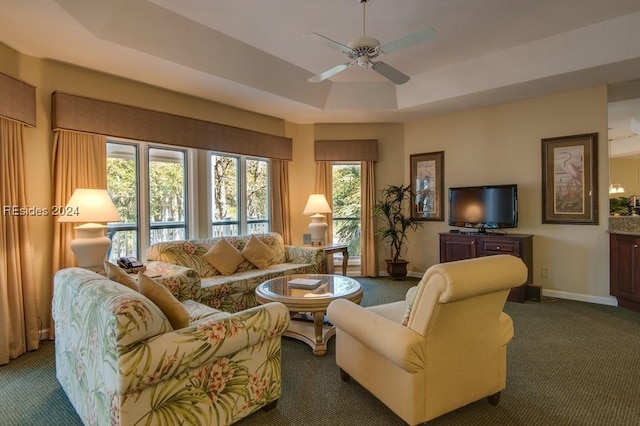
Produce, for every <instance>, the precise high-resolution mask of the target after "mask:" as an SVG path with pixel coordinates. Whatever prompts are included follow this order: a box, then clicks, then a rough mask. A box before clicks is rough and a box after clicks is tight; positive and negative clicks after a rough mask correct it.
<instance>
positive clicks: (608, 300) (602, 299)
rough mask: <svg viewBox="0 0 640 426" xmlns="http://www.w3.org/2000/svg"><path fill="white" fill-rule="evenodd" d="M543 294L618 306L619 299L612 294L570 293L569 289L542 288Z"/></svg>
mask: <svg viewBox="0 0 640 426" xmlns="http://www.w3.org/2000/svg"><path fill="white" fill-rule="evenodd" d="M542 295H543V296H545V297H554V298H557V299H567V300H575V301H578V302H588V303H596V304H598V305H607V306H618V299H616V298H615V297H612V296H590V295H588V294H580V293H569V292H568V291H558V290H545V289H544V288H543V289H542Z"/></svg>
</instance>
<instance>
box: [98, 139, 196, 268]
mask: <svg viewBox="0 0 640 426" xmlns="http://www.w3.org/2000/svg"><path fill="white" fill-rule="evenodd" d="M186 181H187V151H186V150H183V149H173V148H168V147H167V148H164V147H158V146H149V144H147V143H143V142H140V143H134V142H123V143H120V142H116V141H114V140H109V142H108V143H107V190H108V191H109V193H110V194H111V197H112V199H113V202H114V204H115V206H116V209H117V210H118V213H119V214H120V218H121V221H120V222H119V223H111V224H109V225H108V233H109V237H110V238H111V240H112V243H111V252H110V254H109V259H110V260H112V261H113V260H115V259H117V258H118V257H120V256H134V257H138V258H140V257H141V256H142V255H143V254H144V251H145V250H146V248H147V247H148V246H149V245H151V244H154V243H157V242H160V241H168V240H179V239H185V238H187V219H186V218H187V186H186Z"/></svg>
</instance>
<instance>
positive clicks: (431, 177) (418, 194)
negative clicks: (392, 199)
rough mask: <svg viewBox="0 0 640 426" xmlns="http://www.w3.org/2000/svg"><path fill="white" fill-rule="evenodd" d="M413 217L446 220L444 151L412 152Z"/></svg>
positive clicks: (410, 158)
mask: <svg viewBox="0 0 640 426" xmlns="http://www.w3.org/2000/svg"><path fill="white" fill-rule="evenodd" d="M409 161H410V164H411V192H412V193H413V197H412V198H411V217H412V218H414V219H417V220H431V221H444V151H437V152H427V153H424V154H412V155H410V156H409Z"/></svg>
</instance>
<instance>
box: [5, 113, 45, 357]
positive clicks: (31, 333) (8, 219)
mask: <svg viewBox="0 0 640 426" xmlns="http://www.w3.org/2000/svg"><path fill="white" fill-rule="evenodd" d="M23 146H24V142H23V137H22V125H21V124H20V123H17V122H15V121H11V120H8V119H6V118H2V117H0V182H1V183H0V188H1V189H0V198H1V201H2V208H3V212H2V214H0V365H2V364H8V363H9V360H10V359H13V358H16V357H18V356H20V355H22V354H23V353H25V352H27V351H31V350H35V349H38V344H39V332H38V310H37V309H38V308H37V304H36V287H35V280H34V277H33V273H32V270H31V265H32V264H33V251H32V248H31V240H30V235H29V219H28V217H27V216H20V215H13V214H11V213H10V212H11V208H12V207H14V206H15V207H16V208H20V207H26V206H27V200H26V197H25V173H24V168H25V162H24V152H23V151H24V148H23ZM7 208H9V209H10V210H9V212H8V211H6V209H7Z"/></svg>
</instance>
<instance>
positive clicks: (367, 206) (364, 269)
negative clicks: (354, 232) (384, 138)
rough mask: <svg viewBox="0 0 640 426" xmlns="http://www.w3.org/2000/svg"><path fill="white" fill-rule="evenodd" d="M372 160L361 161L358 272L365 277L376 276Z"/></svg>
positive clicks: (374, 193) (374, 197) (374, 189)
mask: <svg viewBox="0 0 640 426" xmlns="http://www.w3.org/2000/svg"><path fill="white" fill-rule="evenodd" d="M374 165H375V163H374V162H373V161H362V162H361V163H360V166H361V171H362V178H361V179H362V185H361V198H362V201H361V203H362V206H361V208H362V215H361V219H360V221H361V224H362V236H361V244H360V250H361V254H360V273H361V274H362V275H363V276H365V277H377V276H378V255H377V249H376V247H377V244H376V237H375V228H376V224H375V219H374V217H373V205H374V204H375V201H376V181H375V175H374Z"/></svg>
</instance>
